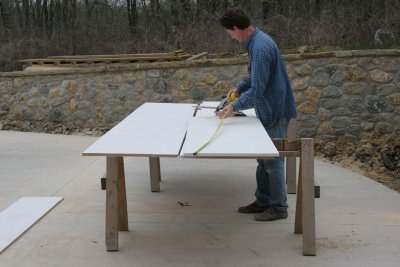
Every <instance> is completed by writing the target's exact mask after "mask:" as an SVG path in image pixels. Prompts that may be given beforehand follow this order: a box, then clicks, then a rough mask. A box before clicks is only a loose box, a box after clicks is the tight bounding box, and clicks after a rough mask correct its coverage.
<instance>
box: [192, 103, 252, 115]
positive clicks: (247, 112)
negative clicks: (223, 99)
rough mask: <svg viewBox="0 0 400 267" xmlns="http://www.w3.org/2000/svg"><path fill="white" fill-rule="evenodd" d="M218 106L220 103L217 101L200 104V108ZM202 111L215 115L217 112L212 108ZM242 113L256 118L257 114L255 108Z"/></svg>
mask: <svg viewBox="0 0 400 267" xmlns="http://www.w3.org/2000/svg"><path fill="white" fill-rule="evenodd" d="M218 105H219V102H216V101H204V102H203V103H201V104H200V106H202V107H213V108H217V107H218ZM202 110H210V111H213V112H214V113H215V110H213V109H210V108H204V109H202ZM242 112H243V113H244V114H246V116H254V117H255V116H256V112H255V110H254V108H252V109H246V110H242ZM196 117H197V115H196Z"/></svg>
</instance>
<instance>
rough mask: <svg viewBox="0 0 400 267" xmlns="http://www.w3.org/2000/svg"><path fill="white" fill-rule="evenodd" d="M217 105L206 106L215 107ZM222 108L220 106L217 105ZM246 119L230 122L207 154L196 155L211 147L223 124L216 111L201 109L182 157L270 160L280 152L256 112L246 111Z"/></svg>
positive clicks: (225, 121)
mask: <svg viewBox="0 0 400 267" xmlns="http://www.w3.org/2000/svg"><path fill="white" fill-rule="evenodd" d="M213 103H214V102H203V103H202V105H203V106H211V105H213ZM217 105H218V103H217ZM246 115H247V116H246V117H230V118H226V119H225V120H224V122H223V124H222V125H221V127H220V129H219V131H218V132H217V134H216V136H215V138H214V139H213V140H212V142H211V143H210V144H208V145H207V146H206V147H205V148H204V149H203V150H201V151H200V152H199V153H197V154H196V155H194V154H193V153H194V152H195V151H196V150H197V149H198V148H200V147H201V146H202V145H203V144H205V143H207V142H208V140H209V139H210V137H211V136H212V135H213V134H214V132H215V130H216V129H217V127H218V124H219V123H220V119H219V118H218V117H217V116H216V114H215V111H214V110H213V109H201V110H199V111H198V112H197V115H196V117H192V118H191V119H190V120H189V123H188V129H187V133H186V139H185V142H184V144H183V147H182V150H181V153H180V155H181V157H215V158H268V157H277V156H279V152H278V151H277V149H276V147H275V146H274V144H273V143H272V141H271V139H270V138H269V136H268V133H267V132H266V131H265V129H264V127H263V126H262V124H261V122H260V121H259V120H258V119H257V117H256V116H255V113H254V110H249V111H246Z"/></svg>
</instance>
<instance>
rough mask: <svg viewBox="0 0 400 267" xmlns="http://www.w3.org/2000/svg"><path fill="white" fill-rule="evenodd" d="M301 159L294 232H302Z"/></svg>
mask: <svg viewBox="0 0 400 267" xmlns="http://www.w3.org/2000/svg"><path fill="white" fill-rule="evenodd" d="M302 162H303V160H302V158H300V166H299V179H298V182H297V196H296V214H295V219H294V233H295V234H302V233H303V169H302V166H303V164H302Z"/></svg>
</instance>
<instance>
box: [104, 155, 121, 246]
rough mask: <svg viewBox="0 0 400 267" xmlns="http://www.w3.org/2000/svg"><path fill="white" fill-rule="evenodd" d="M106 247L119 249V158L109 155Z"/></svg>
mask: <svg viewBox="0 0 400 267" xmlns="http://www.w3.org/2000/svg"><path fill="white" fill-rule="evenodd" d="M106 176H107V179H106V180H107V191H106V248H107V250H108V251H115V250H118V216H119V214H118V191H119V190H118V189H119V188H118V158H117V157H107V175H106Z"/></svg>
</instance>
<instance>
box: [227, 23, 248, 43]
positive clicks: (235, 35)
mask: <svg viewBox="0 0 400 267" xmlns="http://www.w3.org/2000/svg"><path fill="white" fill-rule="evenodd" d="M226 32H227V33H228V34H229V35H230V36H231V38H232V39H235V40H236V41H238V42H239V43H241V42H243V41H244V37H243V31H242V30H241V29H239V28H238V27H236V26H235V27H233V30H229V29H226Z"/></svg>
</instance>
